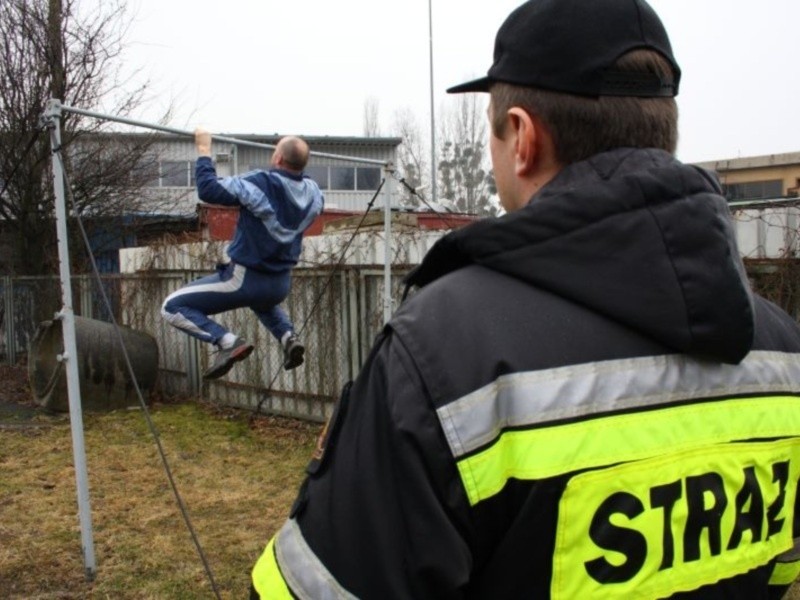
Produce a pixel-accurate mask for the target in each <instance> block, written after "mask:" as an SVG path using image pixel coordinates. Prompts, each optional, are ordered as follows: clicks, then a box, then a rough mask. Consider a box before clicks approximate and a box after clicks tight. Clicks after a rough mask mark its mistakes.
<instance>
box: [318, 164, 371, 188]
mask: <svg viewBox="0 0 800 600" xmlns="http://www.w3.org/2000/svg"><path fill="white" fill-rule="evenodd" d="M305 173H306V175H308V176H309V177H311V179H313V180H314V181H316V182H317V184H319V187H320V189H322V190H337V191H353V190H359V191H364V190H377V189H378V185H379V184H380V181H381V170H380V168H378V167H321V166H317V165H312V166H309V167H306V170H305Z"/></svg>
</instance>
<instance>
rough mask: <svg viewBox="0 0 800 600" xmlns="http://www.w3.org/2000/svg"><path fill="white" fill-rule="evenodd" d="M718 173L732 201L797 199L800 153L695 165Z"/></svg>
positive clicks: (726, 193) (799, 186) (729, 199)
mask: <svg viewBox="0 0 800 600" xmlns="http://www.w3.org/2000/svg"><path fill="white" fill-rule="evenodd" d="M695 164H696V165H697V166H700V167H704V168H706V169H710V170H712V171H716V173H717V174H718V175H719V179H720V183H721V184H722V189H723V190H724V192H725V197H726V198H727V199H728V201H729V202H737V201H742V200H764V199H776V198H797V197H798V191H800V152H788V153H785V154H768V155H765V156H750V157H744V158H728V159H723V160H715V161H707V162H700V163H695Z"/></svg>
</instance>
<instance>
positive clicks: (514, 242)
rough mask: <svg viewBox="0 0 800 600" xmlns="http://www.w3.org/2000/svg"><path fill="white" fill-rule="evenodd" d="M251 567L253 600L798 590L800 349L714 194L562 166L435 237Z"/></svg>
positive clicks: (595, 166)
mask: <svg viewBox="0 0 800 600" xmlns="http://www.w3.org/2000/svg"><path fill="white" fill-rule="evenodd" d="M409 284H411V285H415V286H417V287H418V288H420V289H419V290H418V291H415V293H413V294H412V295H411V296H410V297H409V298H408V299H407V300H406V301H405V302H404V303H403V305H402V306H401V307H400V308H399V310H398V311H397V313H396V314H395V316H394V317H393V318H392V319H391V321H390V322H389V323H388V324H387V326H386V327H385V328H384V331H383V332H382V334H381V335H380V336H379V337H378V339H377V341H376V344H375V345H374V347H373V350H372V352H371V354H370V355H369V357H368V358H367V360H366V362H365V364H364V366H363V369H362V371H361V372H360V374H359V375H358V377H357V378H356V379H355V381H354V382H353V384H352V386H347V387H346V388H345V390H344V392H343V394H342V397H341V399H340V401H339V403H338V405H337V408H336V411H337V412H336V414H335V415H334V417H333V418H332V419H331V421H330V422H329V424H328V426H327V429H326V431H325V434H324V436H323V439H322V440H321V443H320V444H319V447H318V453H317V455H316V456H315V459H314V460H312V462H311V464H310V465H309V468H308V476H307V478H306V480H305V482H304V484H303V485H302V487H301V490H300V492H299V495H298V498H297V500H296V502H295V504H294V506H293V508H292V510H291V515H290V518H289V520H288V521H287V522H286V523H285V525H284V526H283V527H282V528H281V529H280V531H279V532H278V533H277V534H276V535H275V537H274V538H273V539H272V541H271V542H270V543H269V545H268V546H267V549H266V550H265V552H264V553H263V555H262V556H261V558H260V559H259V560H258V562H257V564H256V566H255V568H254V570H253V583H254V588H255V589H256V590H257V591H258V592H259V593H260V594H261V597H262V598H283V597H285V598H289V597H298V598H313V599H319V598H353V597H357V598H366V599H373V598H374V599H381V600H385V599H392V598H398V599H399V598H415V599H427V598H431V599H434V598H435V599H437V600H446V599H450V598H487V599H492V600H498V599H512V598H513V599H519V598H554V599H560V600H574V599H577V598H581V599H587V598H601V599H603V600H609V599H614V598H624V599H632V598H703V599H709V598H711V599H713V598H725V599H730V598H747V599H748V600H753V599H756V598H770V597H780V594H781V593H782V592H783V591H784V590H785V589H786V588H787V586H788V585H789V584H790V583H791V582H792V581H793V580H794V579H795V577H796V575H797V573H798V571H799V570H800V563H798V562H797V559H798V558H800V556H799V555H796V554H795V541H794V540H795V538H797V537H800V535H798V534H799V533H800V527H799V526H800V523H798V522H797V520H796V518H795V515H796V513H797V502H798V494H797V487H798V480H799V479H800V360H799V358H800V354H798V352H800V329H799V328H798V326H797V324H796V323H795V322H794V321H793V320H792V319H791V318H789V317H788V316H787V315H786V314H785V313H784V312H782V311H781V310H779V309H778V308H777V307H775V306H774V305H773V304H770V303H769V302H767V301H765V300H764V299H762V298H760V297H758V296H755V295H753V293H752V292H751V290H750V287H749V284H748V280H747V277H746V275H745V273H744V269H743V265H742V262H741V260H740V258H739V253H738V249H737V246H736V243H735V239H734V232H733V228H732V221H731V218H730V214H729V211H728V207H727V204H726V201H725V199H724V198H723V197H722V196H721V194H720V188H719V185H718V183H717V182H716V180H715V178H714V177H713V176H712V175H711V174H710V173H708V172H706V171H703V170H701V169H699V168H696V167H692V166H687V165H683V164H681V163H679V162H677V161H676V160H675V159H674V158H673V157H671V156H670V155H669V154H667V153H665V152H662V151H657V150H634V149H617V150H614V151H611V152H608V153H604V154H600V155H597V156H594V157H592V158H591V159H589V160H586V161H583V162H580V163H576V164H573V165H570V166H568V167H566V168H565V169H563V170H562V171H561V172H560V173H559V175H558V176H557V177H556V178H555V179H554V180H552V181H551V182H550V183H549V184H548V185H547V186H545V187H544V188H543V189H542V190H541V191H540V192H539V193H538V194H537V195H536V196H534V197H533V198H532V200H531V202H530V203H529V204H528V205H527V206H526V207H525V208H523V209H521V210H519V211H516V212H514V213H511V214H507V215H505V216H503V217H500V218H497V219H487V220H484V221H480V222H477V223H474V224H472V225H470V226H468V227H465V228H463V229H461V230H458V231H455V232H452V233H450V234H449V235H447V236H445V237H444V238H442V239H441V240H440V241H439V242H438V243H437V244H436V245H434V247H433V248H432V249H431V251H430V252H429V253H428V255H427V256H426V257H425V259H424V261H423V262H422V264H421V265H420V266H419V267H418V269H417V270H416V271H415V272H413V273H412V274H411V275H410V277H409Z"/></svg>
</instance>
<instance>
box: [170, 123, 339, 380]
mask: <svg viewBox="0 0 800 600" xmlns="http://www.w3.org/2000/svg"><path fill="white" fill-rule="evenodd" d="M195 146H196V147H197V155H198V158H197V164H196V167H195V169H196V171H195V174H196V181H197V195H198V197H199V198H200V200H202V201H203V202H208V203H210V204H218V205H223V206H240V207H241V210H240V212H239V219H238V222H237V225H236V231H235V233H234V236H233V240H232V241H231V243H230V245H229V247H228V250H227V253H228V256H229V258H230V262H227V263H224V264H220V265H218V266H217V272H216V273H214V274H213V275H209V276H207V277H202V278H200V279H198V280H196V281H193V282H192V283H190V284H189V285H187V286H185V287H183V288H181V289H179V290H177V291H176V292H173V293H172V294H170V295H169V296H168V297H167V299H166V300H165V301H164V304H163V305H162V307H161V314H162V315H163V316H164V318H165V319H166V320H167V322H168V323H169V324H170V325H173V326H174V327H177V328H179V329H182V330H183V331H185V332H186V333H188V334H189V335H191V336H193V337H195V338H197V339H199V340H202V341H204V342H207V343H210V344H214V345H215V346H217V348H218V352H217V354H216V356H215V358H214V360H213V362H212V364H211V366H210V367H209V368H208V370H207V371H206V372H205V373H204V374H203V378H204V379H217V378H219V377H222V376H223V375H225V374H226V373H228V371H230V370H231V368H232V367H233V365H234V364H235V363H237V362H239V361H241V360H244V359H245V358H247V357H248V356H249V355H250V353H251V352H252V351H253V345H252V344H250V343H248V342H246V341H245V340H244V339H242V338H240V337H238V336H237V335H236V334H234V333H232V332H231V331H229V330H228V329H226V328H225V327H223V326H222V325H221V324H219V323H217V322H216V321H214V320H213V319H211V318H209V315H216V314H219V313H222V312H225V311H229V310H232V309H235V308H243V307H248V308H250V309H251V310H252V311H253V312H254V313H255V314H256V315H257V316H258V319H259V320H260V321H261V323H263V325H264V326H265V327H266V328H267V329H268V330H269V332H270V333H271V334H272V335H273V336H275V338H276V339H277V340H279V341H280V343H281V345H282V347H283V352H284V362H283V367H284V369H286V370H289V369H294V368H296V367H298V366H300V365H301V364H302V363H303V358H304V353H305V347H304V346H303V344H302V343H301V342H300V340H299V339H298V337H297V335H296V334H295V331H294V325H293V324H292V322H291V320H290V319H289V316H288V315H287V314H286V312H285V311H284V310H283V309H282V308H281V307H280V303H281V302H282V301H283V300H284V299H285V298H286V296H287V295H288V294H289V289H290V286H291V272H292V268H293V267H294V266H295V265H296V264H297V260H298V258H299V256H300V250H301V244H302V238H303V232H304V231H305V230H306V229H307V228H308V226H309V225H311V223H312V222H313V221H314V219H315V218H316V217H317V216H318V215H319V214H320V213H321V212H322V209H323V204H324V198H323V196H322V193H321V191H320V189H319V186H318V185H317V184H316V182H314V180H312V179H310V178H309V177H308V176H307V175H304V173H303V169H305V166H306V163H307V162H308V156H309V148H308V144H307V143H306V142H305V141H304V140H302V139H300V138H298V137H293V136H287V137H283V138H281V139H280V140H279V141H278V144H277V146H276V147H275V150H274V152H273V154H272V158H271V161H270V168H269V169H268V170H256V171H251V172H249V173H246V174H245V175H242V176H234V177H223V178H218V177H217V173H216V170H215V168H214V164H213V162H212V160H211V134H210V133H209V132H207V131H205V130H204V129H202V128H198V129H197V130H195Z"/></svg>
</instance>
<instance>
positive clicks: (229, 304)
mask: <svg viewBox="0 0 800 600" xmlns="http://www.w3.org/2000/svg"><path fill="white" fill-rule="evenodd" d="M290 286H291V272H290V271H286V272H284V273H265V272H262V271H255V270H253V269H248V268H246V267H243V266H242V265H237V264H235V263H233V262H230V263H227V264H224V265H218V266H217V272H216V273H214V274H213V275H209V276H207V277H202V278H200V279H198V280H196V281H193V282H192V283H190V284H189V285H187V286H185V287H182V288H181V289H179V290H177V291H175V292H173V293H172V294H170V295H169V296H167V299H166V300H164V304H163V305H162V307H161V314H162V316H163V317H164V318H165V319H166V320H167V322H168V323H169V324H170V325H173V326H174V327H177V328H178V329H181V330H183V331H185V332H186V333H188V334H189V335H191V336H193V337H196V338H197V339H199V340H202V341H204V342H208V343H212V344H216V343H217V342H218V341H219V340H220V339H221V338H222V336H223V335H225V334H226V333H228V330H227V329H226V328H225V327H223V326H222V325H220V324H219V323H217V322H216V321H214V320H212V319H210V318H209V317H208V315H216V314H218V313H221V312H225V311H228V310H232V309H234V308H243V307H247V308H250V309H252V311H253V312H254V313H256V316H257V317H258V319H259V321H261V323H262V324H263V325H264V327H266V328H267V329H268V330H269V332H270V333H271V334H272V335H273V336H275V338H276V339H277V340H279V341H280V340H281V338H282V337H283V335H284V334H285V333H286V332H287V331H292V330H293V329H294V326H293V325H292V322H291V321H290V320H289V316H288V315H287V314H286V312H285V311H284V310H283V309H282V308H281V307H280V306H279V305H280V303H281V302H283V300H284V299H285V298H286V296H287V295H288V294H289V288H290Z"/></svg>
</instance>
